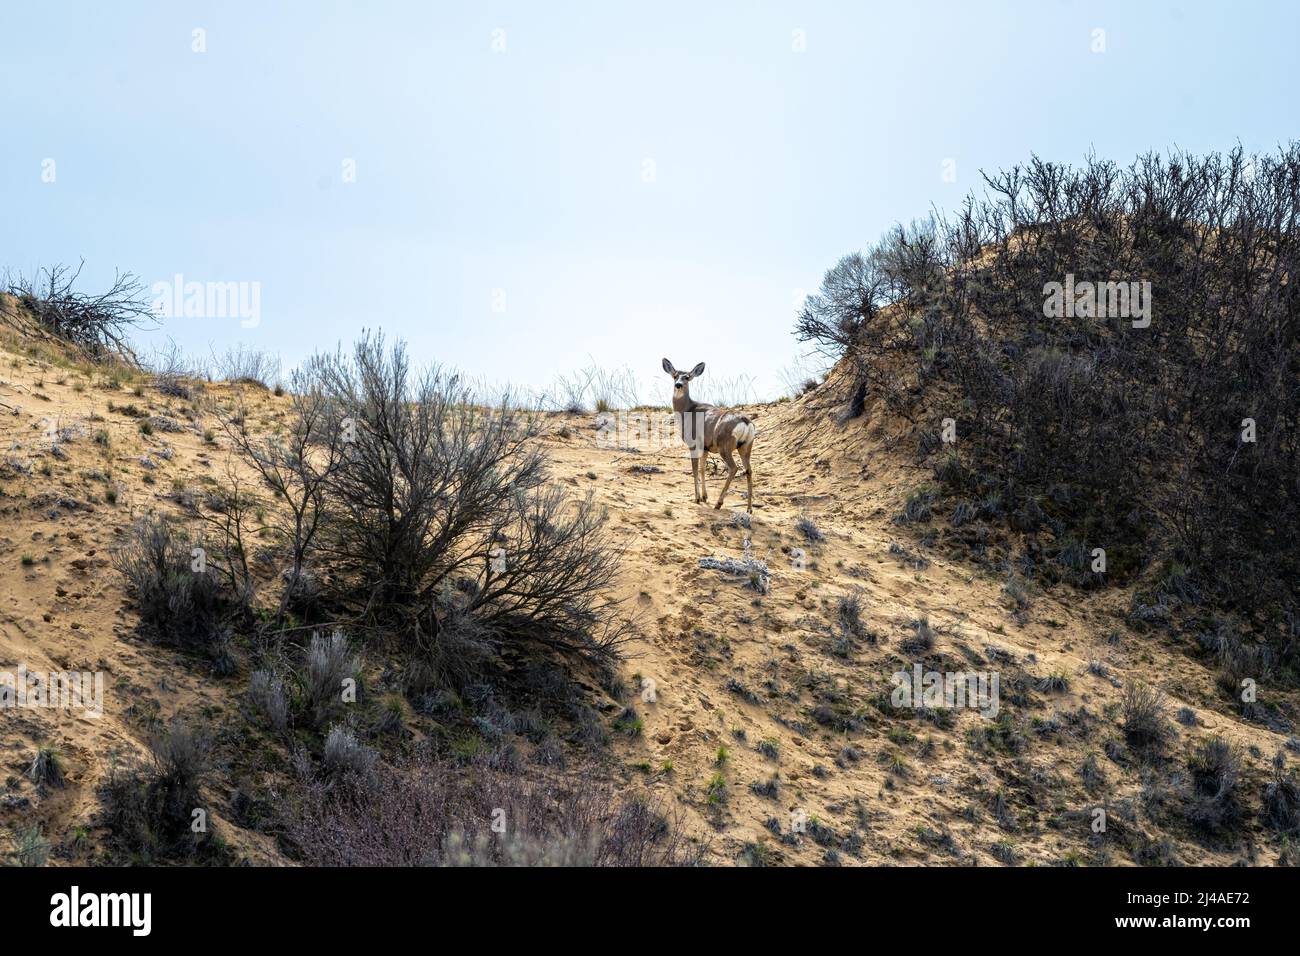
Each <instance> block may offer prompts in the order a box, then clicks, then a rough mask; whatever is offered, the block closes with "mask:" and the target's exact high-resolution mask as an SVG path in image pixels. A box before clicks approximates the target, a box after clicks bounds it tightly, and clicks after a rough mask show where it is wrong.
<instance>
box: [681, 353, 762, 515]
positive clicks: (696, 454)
mask: <svg viewBox="0 0 1300 956" xmlns="http://www.w3.org/2000/svg"><path fill="white" fill-rule="evenodd" d="M664 371H665V372H667V373H668V374H669V375H671V376H672V377H673V412H675V413H676V415H677V423H678V425H679V426H680V428H681V436H682V441H683V442H685V443H686V447H687V450H688V451H689V452H690V455H691V477H692V479H693V480H694V482H695V503H696V504H700V503H701V502H703V503H704V504H708V503H709V491H708V488H707V487H706V485H705V478H704V476H705V470H706V468H707V466H708V461H709V454H710V453H712V454H714V455H721V456H722V460H723V461H724V462H726V465H727V480H726V482H725V483H724V484H723V486H722V493H721V494H719V495H718V503H717V504H715V505H714V506H713V507H714V509H720V508H721V507H722V501H723V499H724V498H726V497H727V489H728V488H730V487H731V480H732V479H733V478H735V477H736V459H735V457H734V456H735V455H736V454H739V455H740V460H741V461H743V462H744V463H745V482H746V484H747V485H748V492H747V498H748V501H747V504H746V507H745V511H747V512H748V513H749V514H753V513H754V469H753V467H752V466H751V465H750V463H749V455H750V452H752V451H753V449H754V436H755V435H757V434H758V429H757V428H755V427H754V423H753V422H752V421H750V420H749V419H748V418H747V417H746V416H744V415H740V414H738V413H736V412H733V411H729V410H727V409H725V408H718V407H716V406H714V405H707V404H705V403H704V402H697V401H694V400H693V399H692V398H691V389H690V383H691V379H693V378H699V377H700V376H701V375H703V374H704V363H703V362H701V363H700V364H699V365H697V366H695V368H693V369H691V370H690V371H689V372H679V371H677V369H676V368H674V367H673V363H672V362H670V361H668V359H664Z"/></svg>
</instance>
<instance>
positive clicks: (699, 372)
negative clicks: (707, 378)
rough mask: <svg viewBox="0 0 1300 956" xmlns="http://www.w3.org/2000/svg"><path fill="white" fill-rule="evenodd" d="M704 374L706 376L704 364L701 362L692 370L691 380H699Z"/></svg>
mask: <svg viewBox="0 0 1300 956" xmlns="http://www.w3.org/2000/svg"><path fill="white" fill-rule="evenodd" d="M703 374H704V363H703V362H701V363H700V364H699V365H697V366H695V368H693V369H691V378H699V377H700V376H701V375H703Z"/></svg>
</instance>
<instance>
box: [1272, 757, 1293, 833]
mask: <svg viewBox="0 0 1300 956" xmlns="http://www.w3.org/2000/svg"><path fill="white" fill-rule="evenodd" d="M1264 820H1265V822H1266V823H1267V824H1268V825H1269V827H1271V828H1272V829H1274V830H1276V831H1277V832H1278V833H1283V834H1295V833H1298V832H1300V786H1297V784H1296V779H1295V774H1293V773H1288V772H1287V769H1286V754H1285V753H1283V752H1282V751H1281V750H1279V751H1278V752H1277V753H1276V754H1275V755H1274V756H1273V775H1272V779H1271V780H1270V781H1269V782H1268V784H1267V785H1266V786H1265V787H1264Z"/></svg>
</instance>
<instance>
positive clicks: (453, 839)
mask: <svg viewBox="0 0 1300 956" xmlns="http://www.w3.org/2000/svg"><path fill="white" fill-rule="evenodd" d="M300 788H301V789H300V793H301V802H302V806H301V808H299V809H298V810H296V811H295V813H294V814H293V821H292V822H291V823H290V831H289V840H290V841H291V843H292V845H293V846H294V848H295V849H296V851H297V852H298V853H299V854H300V855H301V858H302V859H303V861H304V862H306V863H309V864H312V865H323V866H686V865H693V864H696V863H699V862H700V860H701V858H702V853H703V849H702V847H701V846H700V845H698V844H696V843H693V842H691V841H689V840H687V839H686V838H685V837H684V836H683V835H682V833H681V829H680V827H678V826H676V825H675V821H674V820H673V819H672V818H671V817H670V816H668V815H667V814H665V812H664V811H663V810H662V809H660V808H659V807H658V806H657V805H656V803H655V802H654V801H653V800H652V799H650V798H648V797H639V796H632V797H626V796H623V797H620V796H619V795H617V794H616V793H615V792H614V791H613V790H612V789H611V787H610V786H609V785H608V784H605V783H601V782H599V776H598V775H597V774H594V773H591V772H585V771H578V770H574V771H571V772H567V773H561V774H551V775H546V776H539V777H531V778H521V777H519V776H518V775H515V774H511V773H508V772H503V771H501V770H499V769H496V768H493V767H491V766H488V765H485V764H483V763H481V762H479V763H476V764H475V765H473V766H471V767H470V768H469V770H468V772H465V771H464V770H463V769H459V768H456V767H455V766H453V765H451V764H448V763H446V762H445V761H443V760H439V759H436V758H433V757H429V756H418V757H415V758H412V759H411V760H408V761H405V762H403V763H402V764H401V765H399V766H395V767H394V766H385V767H383V768H381V770H380V777H379V779H377V780H376V781H375V782H374V784H373V787H371V788H369V789H367V790H366V791H365V792H364V793H359V792H357V791H356V790H347V789H340V788H337V787H331V786H330V785H329V784H328V782H322V781H321V780H320V779H318V778H316V777H308V778H306V779H304V780H302V781H301V782H300Z"/></svg>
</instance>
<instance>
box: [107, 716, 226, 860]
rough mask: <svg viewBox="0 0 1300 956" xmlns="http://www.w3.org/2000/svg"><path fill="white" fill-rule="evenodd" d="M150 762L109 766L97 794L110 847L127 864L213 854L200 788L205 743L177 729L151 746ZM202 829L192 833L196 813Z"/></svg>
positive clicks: (204, 768)
mask: <svg viewBox="0 0 1300 956" xmlns="http://www.w3.org/2000/svg"><path fill="white" fill-rule="evenodd" d="M150 752H151V756H152V761H151V763H149V764H147V765H143V766H139V765H137V766H129V767H125V766H120V765H114V766H113V768H112V769H111V771H110V773H109V776H108V779H107V781H106V782H105V784H104V785H103V787H102V788H101V790H100V801H101V804H102V817H103V823H104V825H105V826H106V827H107V828H108V830H109V833H110V842H111V843H112V844H113V845H114V846H115V847H116V848H117V849H118V850H120V851H122V852H125V853H127V854H128V855H129V856H130V857H131V858H132V859H139V860H142V861H143V862H150V861H153V860H159V859H174V858H176V859H179V858H190V857H193V856H195V855H196V854H199V853H202V852H206V851H212V850H214V849H215V846H214V844H212V842H211V841H212V835H213V830H212V823H211V814H209V813H208V812H207V808H206V804H205V803H204V801H203V798H202V794H201V792H200V787H201V786H202V783H203V779H204V776H205V774H206V772H207V765H208V757H209V748H208V744H207V742H206V741H205V740H204V739H203V738H201V737H200V736H198V735H197V734H196V733H195V732H193V731H192V730H190V729H189V728H188V727H186V726H184V725H176V726H174V727H172V728H171V729H170V730H168V731H166V732H164V733H162V734H160V735H159V736H157V737H155V738H154V739H153V740H152V741H151V742H150ZM196 810H201V811H203V815H204V816H205V817H206V818H207V824H206V827H205V829H204V831H203V832H199V833H195V832H194V829H193V824H194V821H195V819H196V816H195V811H196Z"/></svg>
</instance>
